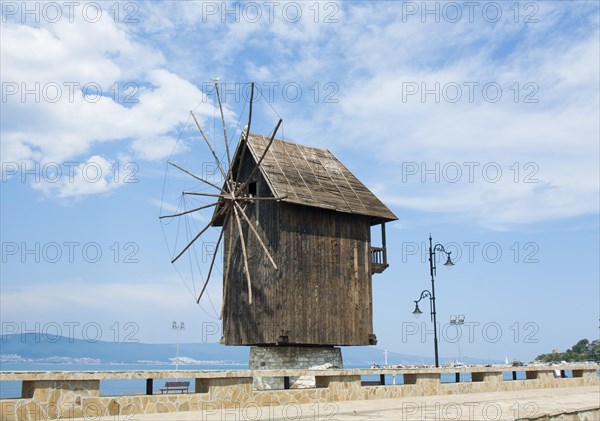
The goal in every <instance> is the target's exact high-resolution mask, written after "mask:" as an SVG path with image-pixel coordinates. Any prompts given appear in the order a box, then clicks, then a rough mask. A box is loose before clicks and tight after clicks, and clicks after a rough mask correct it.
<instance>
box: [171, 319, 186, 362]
mask: <svg viewBox="0 0 600 421" xmlns="http://www.w3.org/2000/svg"><path fill="white" fill-rule="evenodd" d="M171 327H172V328H173V330H176V331H177V348H176V353H175V370H179V331H180V330H183V329H185V325H184V324H183V322H179V325H178V324H177V322H173V324H172V326H171Z"/></svg>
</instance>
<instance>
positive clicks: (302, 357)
mask: <svg viewBox="0 0 600 421" xmlns="http://www.w3.org/2000/svg"><path fill="white" fill-rule="evenodd" d="M249 365H250V370H293V369H304V370H308V369H310V370H327V369H334V368H344V365H343V363H342V350H341V349H340V348H335V347H293V346H253V347H251V348H250V364H249ZM253 386H254V390H274V389H287V388H289V389H308V388H314V387H316V386H315V378H314V377H313V376H299V377H289V378H286V377H254V383H253Z"/></svg>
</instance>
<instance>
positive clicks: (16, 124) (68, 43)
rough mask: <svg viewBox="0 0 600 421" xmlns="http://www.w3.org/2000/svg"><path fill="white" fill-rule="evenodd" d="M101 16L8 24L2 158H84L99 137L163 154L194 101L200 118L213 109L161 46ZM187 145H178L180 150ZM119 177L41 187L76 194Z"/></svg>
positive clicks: (149, 154) (154, 156) (140, 155)
mask: <svg viewBox="0 0 600 421" xmlns="http://www.w3.org/2000/svg"><path fill="white" fill-rule="evenodd" d="M103 16H104V17H103V19H101V20H100V21H99V22H97V23H93V24H92V23H89V22H85V21H84V20H82V19H75V21H74V22H73V23H70V22H69V21H68V20H67V19H65V20H61V21H60V22H59V23H56V24H49V23H46V24H45V25H44V24H42V25H40V26H37V27H33V26H28V25H24V24H16V23H12V22H7V23H5V24H3V26H2V38H3V44H2V77H3V99H2V100H3V102H4V104H3V113H2V147H1V149H2V150H1V152H2V160H3V162H4V163H18V164H19V165H20V164H21V163H28V164H30V163H39V164H41V165H44V164H47V163H54V162H57V163H62V162H66V161H77V162H79V163H80V165H85V164H86V163H87V164H89V161H88V160H86V159H87V158H84V159H82V157H84V156H85V155H88V156H90V155H91V154H93V153H94V151H95V150H97V148H98V146H99V145H101V144H107V145H116V147H117V148H118V149H120V151H125V150H129V151H131V152H133V153H134V156H133V157H132V158H133V159H144V160H161V159H165V158H166V157H168V156H169V155H170V154H171V152H173V150H174V146H175V138H176V136H177V134H178V131H180V130H181V129H182V127H183V125H184V123H185V122H186V121H187V119H188V118H189V117H188V116H189V110H190V109H195V112H196V114H197V116H198V117H199V118H200V119H201V120H203V119H204V118H206V116H207V115H211V114H212V111H213V107H212V105H211V104H209V103H208V102H207V101H206V98H205V96H204V95H203V94H202V92H200V91H199V89H198V88H196V86H194V85H193V84H191V83H190V82H188V81H186V80H184V79H182V78H181V77H179V76H178V75H176V74H174V73H172V72H170V71H168V70H166V69H164V68H162V67H161V66H162V65H163V64H164V59H163V57H162V55H161V53H160V52H158V51H156V50H155V49H153V48H150V47H147V46H146V45H144V44H143V43H140V42H138V41H135V40H133V39H132V37H131V34H130V33H129V32H127V31H126V30H125V29H124V28H123V27H122V26H118V25H117V24H116V23H115V22H113V21H112V20H111V18H110V16H109V15H108V14H105V15H103ZM83 87H87V89H82V88H83ZM26 91H29V93H25V92H26ZM99 93H101V96H99V95H98V94H99ZM120 145H122V146H120ZM184 150H185V147H184V146H183V144H181V145H179V147H178V148H177V149H175V152H176V153H177V152H182V151H184ZM119 153H121V152H117V153H116V154H117V155H118V154H119ZM97 155H98V154H96V156H95V157H97ZM103 155H105V156H106V153H103ZM93 158H94V157H92V158H90V159H93ZM102 159H105V158H102ZM114 185H115V184H110V183H108V184H105V183H102V182H98V183H93V184H90V183H83V184H82V183H69V184H60V185H59V184H52V185H44V183H41V184H38V185H36V188H37V189H39V190H40V191H43V192H45V193H47V194H51V195H58V197H71V196H76V195H87V194H93V193H102V192H105V191H107V190H109V189H110V188H111V186H114Z"/></svg>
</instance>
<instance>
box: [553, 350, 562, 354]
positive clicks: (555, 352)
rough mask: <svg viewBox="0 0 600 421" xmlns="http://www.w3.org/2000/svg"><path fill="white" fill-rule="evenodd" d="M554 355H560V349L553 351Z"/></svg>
mask: <svg viewBox="0 0 600 421" xmlns="http://www.w3.org/2000/svg"><path fill="white" fill-rule="evenodd" d="M552 353H553V354H560V349H553V350H552Z"/></svg>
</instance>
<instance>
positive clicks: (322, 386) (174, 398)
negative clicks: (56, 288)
mask: <svg viewBox="0 0 600 421" xmlns="http://www.w3.org/2000/svg"><path fill="white" fill-rule="evenodd" d="M559 369H567V370H573V373H574V376H577V377H574V378H561V377H555V376H554V370H556V368H555V367H553V368H543V367H542V368H538V369H532V368H522V369H518V370H517V371H526V373H527V375H526V377H527V379H526V380H502V372H503V371H512V370H514V369H513V368H505V369H498V368H497V369H496V371H493V368H484V367H480V368H471V367H470V368H465V369H461V370H460V371H462V372H471V373H472V378H473V381H471V382H461V383H441V382H440V374H441V373H448V372H454V371H452V370H451V369H419V370H410V369H397V370H394V369H376V370H281V371H279V372H277V371H274V370H262V371H260V370H256V371H250V370H248V371H243V370H240V371H212V372H210V371H183V370H181V371H176V372H173V371H154V372H150V371H139V372H20V373H16V372H15V373H0V381H2V380H22V381H23V394H22V396H23V397H22V398H21V399H2V400H0V419H2V420H3V421H22V420H23V421H24V420H44V419H48V420H49V419H63V420H64V419H72V418H81V417H82V418H88V419H93V418H94V417H97V416H100V415H122V416H126V415H131V414H142V413H169V412H179V411H190V410H191V411H201V410H207V411H214V410H217V409H224V408H235V409H238V410H242V411H245V410H247V411H252V410H253V409H256V408H257V407H263V406H273V405H295V404H308V403H324V402H335V401H345V400H366V399H392V398H402V397H415V396H426V395H447V394H458V393H477V392H494V391H515V390H526V389H542V388H555V387H579V386H593V385H600V378H599V377H598V375H597V374H596V370H597V369H598V368H597V367H594V366H591V367H590V366H582V367H579V368H575V367H560V368H559ZM264 374H268V375H269V376H272V377H277V374H278V375H279V376H314V378H315V387H314V388H311V389H289V390H255V388H254V387H253V378H254V377H256V376H263V375H264ZM367 374H368V375H373V374H376V375H377V374H392V375H394V374H395V375H403V376H404V383H405V384H403V385H379V386H363V385H361V375H367ZM53 377H54V378H56V380H51V379H52V378H53ZM115 378H117V379H122V378H129V379H133V378H136V379H139V378H146V379H151V378H195V382H194V384H192V390H193V393H189V394H168V395H134V396H113V397H101V396H99V383H100V381H102V380H103V379H115ZM582 419H584V418H582Z"/></svg>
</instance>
